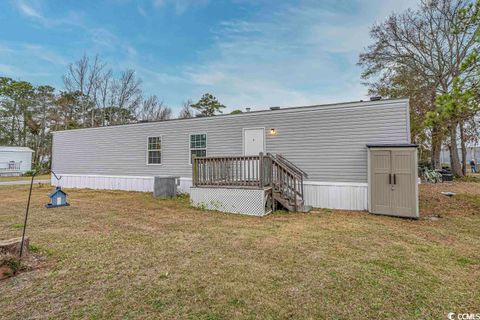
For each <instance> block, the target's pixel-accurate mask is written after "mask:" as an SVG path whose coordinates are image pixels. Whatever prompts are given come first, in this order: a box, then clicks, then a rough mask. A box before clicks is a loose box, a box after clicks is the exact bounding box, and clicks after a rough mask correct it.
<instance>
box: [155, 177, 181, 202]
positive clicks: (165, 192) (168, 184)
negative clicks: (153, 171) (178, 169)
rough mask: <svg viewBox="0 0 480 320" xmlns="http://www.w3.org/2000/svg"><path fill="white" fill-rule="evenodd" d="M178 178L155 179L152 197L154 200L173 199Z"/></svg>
mask: <svg viewBox="0 0 480 320" xmlns="http://www.w3.org/2000/svg"><path fill="white" fill-rule="evenodd" d="M178 181H179V177H155V178H154V182H153V196H154V197H155V198H173V197H175V196H176V195H177V185H178Z"/></svg>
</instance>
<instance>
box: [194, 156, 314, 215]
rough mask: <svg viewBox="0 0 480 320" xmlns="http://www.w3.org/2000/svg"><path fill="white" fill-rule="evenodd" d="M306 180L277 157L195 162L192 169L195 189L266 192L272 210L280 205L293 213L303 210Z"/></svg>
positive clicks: (233, 157)
mask: <svg viewBox="0 0 480 320" xmlns="http://www.w3.org/2000/svg"><path fill="white" fill-rule="evenodd" d="M306 176H307V174H306V173H305V172H303V171H302V170H301V169H299V168H298V167H296V166H295V165H294V164H293V163H291V162H290V161H288V160H287V159H285V158H284V157H282V156H280V155H274V154H266V155H264V154H262V153H260V154H259V155H258V156H228V157H202V158H194V159H193V165H192V184H193V186H194V187H202V188H247V189H265V188H267V189H268V190H270V193H271V195H270V196H269V197H271V198H272V199H273V200H272V201H271V203H272V206H273V207H275V204H276V203H277V202H278V203H280V204H281V205H282V206H283V207H285V208H287V209H288V210H291V211H298V210H299V209H301V208H302V207H303V179H304V177H306ZM267 198H268V197H267Z"/></svg>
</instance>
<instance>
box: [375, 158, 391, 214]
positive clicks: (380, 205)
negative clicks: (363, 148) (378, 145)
mask: <svg viewBox="0 0 480 320" xmlns="http://www.w3.org/2000/svg"><path fill="white" fill-rule="evenodd" d="M371 152H372V154H371V171H372V177H371V179H372V187H371V192H372V197H371V199H372V212H373V213H382V214H391V211H392V210H391V205H392V198H391V192H392V191H391V186H390V180H389V178H390V177H391V176H390V174H391V172H392V160H391V159H392V155H391V151H384V150H373V151H371Z"/></svg>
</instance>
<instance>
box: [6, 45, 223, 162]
mask: <svg viewBox="0 0 480 320" xmlns="http://www.w3.org/2000/svg"><path fill="white" fill-rule="evenodd" d="M63 84H64V87H63V90H61V91H59V92H57V91H56V90H55V88H54V87H52V86H49V85H40V86H34V85H32V84H31V83H29V82H27V81H18V80H14V79H12V78H8V77H0V145H7V146H27V147H30V148H32V149H33V150H34V151H35V153H34V156H33V157H34V158H33V162H34V163H35V164H36V165H37V168H39V169H41V167H44V168H49V166H50V157H51V133H52V132H53V131H59V130H68V129H76V128H90V127H100V126H111V125H119V124H128V123H136V122H150V121H161V120H168V119H171V118H172V117H173V112H172V109H171V108H169V107H168V106H166V105H165V104H164V103H163V102H162V100H161V99H159V98H158V97H157V96H156V95H149V96H145V95H144V93H143V90H142V81H141V79H139V78H138V77H137V76H136V73H135V71H134V70H131V69H127V70H125V71H123V72H121V73H120V74H119V75H118V76H114V73H113V71H112V70H111V69H108V68H107V64H106V63H105V62H103V61H102V60H101V59H100V58H99V57H98V56H94V57H88V56H86V55H84V56H83V57H82V58H81V59H79V60H78V61H75V62H74V63H71V64H70V65H69V66H68V68H67V71H66V73H65V75H64V76H63ZM224 108H225V106H224V105H223V104H221V103H220V102H219V101H218V100H217V99H216V98H215V97H214V96H213V95H211V94H208V93H207V94H205V95H203V96H202V98H201V99H200V100H199V101H198V102H197V103H193V102H192V101H191V100H187V101H185V102H184V103H183V104H182V107H181V110H180V113H179V115H178V118H192V117H196V116H213V115H215V114H218V113H222V109H224Z"/></svg>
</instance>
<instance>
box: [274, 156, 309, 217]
mask: <svg viewBox="0 0 480 320" xmlns="http://www.w3.org/2000/svg"><path fill="white" fill-rule="evenodd" d="M267 157H268V158H269V159H270V161H271V164H272V165H271V168H270V170H271V175H272V179H271V181H270V184H271V186H272V187H274V184H275V182H277V183H279V184H280V188H279V190H278V191H279V192H280V193H281V194H282V195H283V196H284V197H285V198H287V199H288V200H289V202H290V201H291V202H293V205H294V208H295V211H296V210H297V205H298V203H297V196H299V197H300V198H301V199H302V200H303V178H304V177H305V176H307V175H306V173H305V172H304V171H303V170H301V169H300V168H298V167H297V166H295V165H294V164H293V163H291V162H290V161H288V160H286V159H285V158H284V157H281V156H280V157H279V155H274V154H270V153H267ZM274 166H276V167H277V170H281V171H282V172H284V174H286V175H288V176H290V178H287V179H280V180H278V181H275V180H274V178H275V177H273V167H274Z"/></svg>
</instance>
